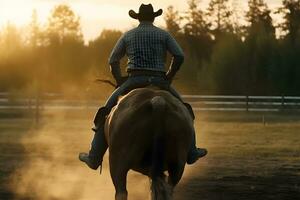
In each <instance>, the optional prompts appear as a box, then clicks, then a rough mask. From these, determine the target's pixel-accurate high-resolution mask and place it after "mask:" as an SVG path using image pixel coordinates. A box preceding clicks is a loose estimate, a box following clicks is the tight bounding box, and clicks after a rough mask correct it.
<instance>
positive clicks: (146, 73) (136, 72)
mask: <svg viewBox="0 0 300 200" xmlns="http://www.w3.org/2000/svg"><path fill="white" fill-rule="evenodd" d="M128 74H129V76H162V77H164V76H166V73H165V72H161V71H150V70H130V71H128Z"/></svg>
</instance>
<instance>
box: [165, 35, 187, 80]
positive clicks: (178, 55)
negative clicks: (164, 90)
mask: <svg viewBox="0 0 300 200" xmlns="http://www.w3.org/2000/svg"><path fill="white" fill-rule="evenodd" d="M167 50H168V51H169V52H170V53H171V54H172V56H173V57H172V61H171V65H170V67H169V70H168V72H167V74H166V76H167V79H168V80H169V81H170V82H171V81H172V79H173V78H174V76H175V74H176V72H177V71H178V70H179V69H180V66H181V65H182V63H183V61H184V54H183V51H182V49H181V47H180V46H179V44H178V43H177V42H176V40H175V39H174V38H173V37H172V36H171V35H170V34H168V37H167Z"/></svg>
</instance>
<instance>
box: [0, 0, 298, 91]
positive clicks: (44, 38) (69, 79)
mask: <svg viewBox="0 0 300 200" xmlns="http://www.w3.org/2000/svg"><path fill="white" fill-rule="evenodd" d="M187 3H188V8H187V10H185V11H182V12H179V11H178V10H176V9H175V8H174V7H172V6H170V7H168V9H167V10H165V11H164V12H165V15H164V20H165V22H166V27H165V28H166V29H167V30H168V31H169V32H170V33H171V34H172V35H173V36H174V37H175V38H176V40H177V41H178V42H179V44H180V45H181V46H182V48H183V49H184V52H185V62H184V65H183V66H182V68H181V70H180V71H179V73H178V75H177V76H176V79H175V81H174V82H175V85H176V86H177V87H179V88H181V89H182V91H185V92H190V93H191V92H192V93H198V94H234V95H300V90H299V89H298V88H300V58H299V55H300V0H283V1H282V5H281V7H280V8H278V9H276V10H270V8H269V7H268V5H267V4H266V2H265V1H264V0H249V1H248V8H247V10H246V11H243V12H241V11H238V9H239V8H240V6H241V5H239V4H238V1H235V0H233V1H229V0H210V2H209V5H208V7H207V8H203V7H201V6H200V3H201V2H200V1H199V0H189V1H188V2H187ZM274 13H275V14H280V15H281V16H282V22H281V23H279V24H276V25H275V23H274V19H273V18H272V14H274ZM241 19H243V20H241ZM121 35H122V31H119V30H103V31H102V32H101V33H100V35H99V36H98V37H97V38H96V39H94V40H91V41H89V42H88V44H85V43H84V39H83V34H82V32H81V26H80V18H79V17H78V16H77V15H76V14H75V13H74V11H72V9H71V7H70V6H68V5H65V4H60V5H57V6H55V7H54V8H53V10H52V11H51V13H50V16H49V18H48V22H47V24H46V25H45V26H42V25H41V24H40V23H39V21H38V17H37V14H36V11H33V13H32V18H31V22H30V24H29V25H28V28H27V29H26V30H20V29H17V28H16V27H15V26H14V25H12V24H7V25H6V26H5V27H4V28H2V30H1V32H0V91H8V90H18V89H24V88H39V89H40V90H43V91H47V92H52V91H53V92H59V91H62V90H74V91H80V90H85V89H86V88H87V87H88V86H89V85H90V83H91V82H93V80H94V79H95V78H103V79H107V78H111V76H110V72H109V67H108V63H107V59H108V57H109V54H110V51H111V50H112V48H113V46H114V44H115V42H116V41H117V39H118V38H119V37H120V36H121ZM125 67H126V60H124V61H123V69H125ZM66 88H67V89H66ZM78 89H79V90H78ZM95 92H97V91H95ZM98 92H99V91H98Z"/></svg>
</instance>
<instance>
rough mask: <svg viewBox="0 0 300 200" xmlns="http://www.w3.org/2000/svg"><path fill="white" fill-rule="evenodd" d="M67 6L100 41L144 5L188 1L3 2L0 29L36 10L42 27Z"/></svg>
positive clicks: (127, 24) (275, 2)
mask: <svg viewBox="0 0 300 200" xmlns="http://www.w3.org/2000/svg"><path fill="white" fill-rule="evenodd" d="M208 1H209V0H202V4H201V6H204V7H205V6H206V5H207V2H208ZM235 1H237V2H238V3H239V4H240V5H241V7H242V8H246V5H247V0H235ZM265 1H266V2H267V3H268V5H269V7H270V8H271V9H275V8H276V7H279V6H280V4H281V1H282V0H265ZM61 3H66V4H68V5H70V6H71V8H72V9H73V10H74V12H75V13H76V14H77V15H78V16H80V19H81V27H82V32H83V35H84V38H85V40H86V41H87V40H91V39H94V38H96V37H97V36H98V35H99V34H100V32H101V31H102V30H103V29H104V28H107V29H120V30H127V29H129V28H131V27H134V26H135V25H137V24H138V22H137V21H136V20H134V19H132V18H130V17H129V16H128V11H129V10H130V9H133V10H135V11H136V12H137V11H138V8H139V6H140V4H141V3H145V4H147V3H152V5H153V7H154V10H158V9H159V8H162V9H164V10H166V8H167V7H168V6H169V5H172V6H174V7H175V8H176V9H177V10H179V11H184V10H186V8H187V0H151V1H149V0H144V1H139V0H0V27H3V26H4V25H5V24H7V23H8V22H9V23H12V24H15V25H16V26H18V27H24V26H26V25H27V24H28V23H29V22H30V18H31V15H32V11H33V10H34V9H35V10H36V11H37V14H38V18H39V20H40V23H41V24H45V23H46V21H47V18H48V16H49V15H50V12H51V10H52V9H53V7H54V6H55V5H58V4H61ZM155 23H156V24H157V25H159V26H163V25H164V20H163V17H158V18H157V19H156V21H155Z"/></svg>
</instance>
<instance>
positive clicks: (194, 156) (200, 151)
mask: <svg viewBox="0 0 300 200" xmlns="http://www.w3.org/2000/svg"><path fill="white" fill-rule="evenodd" d="M183 104H184V105H185V107H186V108H187V109H188V111H189V112H190V114H191V117H192V119H193V120H194V119H195V114H194V111H193V108H192V106H191V105H190V104H188V103H185V102H184V103H183ZM206 154H207V150H206V149H204V148H197V147H196V134H195V130H194V131H193V137H192V145H191V148H190V150H189V153H188V157H187V161H186V162H187V164H189V165H191V164H194V163H195V162H196V161H197V160H198V159H199V158H202V157H204V156H205V155H206Z"/></svg>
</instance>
